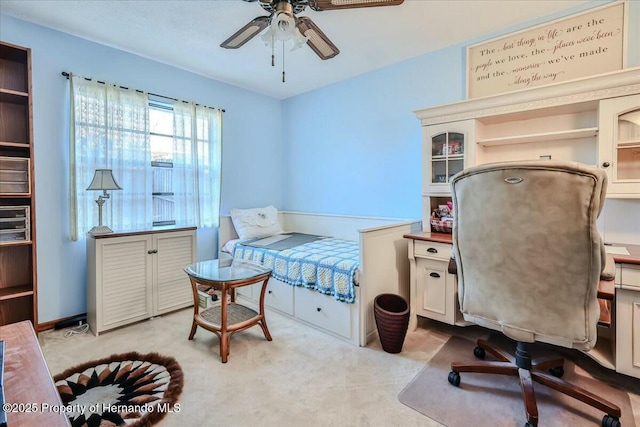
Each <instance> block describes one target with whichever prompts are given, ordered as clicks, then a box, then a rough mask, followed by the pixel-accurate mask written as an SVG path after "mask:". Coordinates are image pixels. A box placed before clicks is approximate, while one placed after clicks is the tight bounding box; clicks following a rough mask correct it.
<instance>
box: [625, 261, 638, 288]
mask: <svg viewBox="0 0 640 427" xmlns="http://www.w3.org/2000/svg"><path fill="white" fill-rule="evenodd" d="M620 285H621V287H622V288H623V289H631V290H637V291H640V265H633V264H622V268H621V269H620Z"/></svg>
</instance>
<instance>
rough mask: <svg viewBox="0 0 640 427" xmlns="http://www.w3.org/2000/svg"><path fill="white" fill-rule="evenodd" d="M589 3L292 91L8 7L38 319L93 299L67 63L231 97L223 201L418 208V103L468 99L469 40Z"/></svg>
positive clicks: (211, 244) (207, 240)
mask: <svg viewBox="0 0 640 427" xmlns="http://www.w3.org/2000/svg"><path fill="white" fill-rule="evenodd" d="M598 4H601V2H591V3H588V4H587V5H588V6H590V7H593V6H595V5H598ZM586 8H587V7H586V6H584V5H582V6H579V7H575V8H573V9H570V10H568V11H565V12H564V13H562V14H555V15H552V16H547V17H544V18H541V19H539V20H536V21H532V22H528V23H526V24H524V25H521V26H518V27H512V28H508V29H505V30H503V31H500V32H495V33H492V34H487V35H486V36H484V37H483V38H481V39H475V40H470V41H469V42H468V43H465V44H461V45H456V46H452V47H449V48H446V49H442V50H439V51H436V52H433V53H430V54H427V55H422V56H420V57H417V58H413V59H410V60H407V61H404V62H402V63H399V64H396V65H393V66H390V67H386V68H383V69H380V70H376V71H373V72H370V73H367V74H364V75H362V76H359V77H355V78H352V79H349V80H346V81H343V82H339V83H336V84H334V85H331V86H328V87H325V88H321V89H318V90H315V91H312V92H309V93H307V94H303V95H300V96H297V97H292V98H289V99H287V100H284V101H279V100H276V99H272V98H269V97H265V96H263V95H259V94H255V93H253V92H250V91H246V90H243V89H239V88H236V87H233V86H230V85H227V84H224V83H220V82H217V81H214V80H211V79H207V78H204V77H202V76H200V75H196V74H193V73H189V72H186V71H183V70H180V69H177V68H174V67H171V66H168V65H166V64H161V63H158V62H154V61H151V60H148V59H144V58H141V57H139V56H135V55H132V54H129V53H126V52H122V51H119V50H116V49H112V48H109V47H106V46H103V45H99V44H96V43H93V42H89V41H86V40H83V39H80V38H77V37H73V36H70V35H67V34H64V33H61V32H58V31H54V30H51V29H47V28H44V27H41V26H37V25H33V24H30V23H27V22H24V21H21V20H18V19H15V18H12V17H9V16H7V15H2V14H0V38H1V39H2V40H3V41H7V42H10V43H14V44H17V45H21V46H27V47H30V48H31V49H32V59H33V64H32V65H33V91H34V104H33V105H34V137H35V151H36V153H35V168H36V174H35V180H36V181H35V182H36V204H37V232H38V243H37V247H38V292H39V298H38V300H39V321H40V322H46V321H50V320H55V319H59V318H62V317H66V316H71V315H75V314H78V313H82V312H84V311H85V310H86V308H85V306H86V305H85V298H86V291H85V275H86V274H85V272H86V268H85V246H84V241H81V242H76V243H72V242H70V241H69V238H68V219H67V218H68V212H69V210H68V208H67V185H68V172H67V171H68V166H69V165H68V136H67V132H68V125H67V123H68V108H67V104H68V101H67V99H68V82H67V80H66V79H64V78H63V77H62V76H61V75H60V73H61V72H62V71H70V72H73V73H76V74H79V75H83V76H88V77H95V78H98V79H101V80H108V81H112V82H117V83H118V84H121V85H124V86H130V87H134V88H137V89H143V90H146V91H149V92H153V93H157V94H161V95H165V96H171V97H175V98H179V99H184V100H190V101H196V102H198V103H202V104H205V105H210V106H219V107H222V108H225V109H226V110H227V112H226V113H225V116H224V147H223V162H222V165H223V178H222V182H223V184H222V185H223V188H222V206H221V212H223V213H226V212H228V211H229V209H231V208H233V207H255V206H264V205H269V204H273V205H274V206H276V207H277V208H279V209H283V210H295V211H309V212H322V213H335V214H346V215H366V216H383V217H403V218H420V216H421V205H420V203H421V198H420V194H421V184H420V183H421V174H422V164H421V155H422V152H421V144H422V142H421V141H422V139H421V128H420V124H419V122H418V120H417V119H416V117H415V115H414V114H413V111H414V110H416V109H420V108H424V107H429V106H434V105H439V104H444V103H449V102H453V101H457V100H461V99H464V96H465V73H464V64H465V56H466V46H467V45H468V44H474V43H478V42H480V41H483V40H485V39H490V38H493V37H496V36H500V35H503V34H506V33H509V32H512V31H516V30H519V29H522V28H526V27H529V26H531V25H535V24H538V23H542V22H545V21H548V20H551V19H554V18H558V17H561V16H565V15H567V14H571V13H575V12H578V11H581V10H584V9H586ZM629 24H630V25H629V28H630V31H629V37H628V41H629V42H628V49H627V51H628V55H627V65H628V66H629V67H632V66H637V65H640V2H630V7H629ZM381 54H383V53H381ZM285 166H286V167H285ZM634 206H635V204H634ZM216 245H217V242H216V234H215V231H213V230H199V233H198V249H199V250H198V252H199V253H198V256H199V258H200V259H206V258H212V257H214V256H215V255H216V249H215V248H216Z"/></svg>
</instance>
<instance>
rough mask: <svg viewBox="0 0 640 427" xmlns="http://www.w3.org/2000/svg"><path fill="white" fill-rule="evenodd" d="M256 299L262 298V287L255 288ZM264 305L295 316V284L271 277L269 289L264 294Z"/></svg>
mask: <svg viewBox="0 0 640 427" xmlns="http://www.w3.org/2000/svg"><path fill="white" fill-rule="evenodd" d="M254 292H256V293H258V295H256V300H258V301H259V300H260V288H256V289H254ZM264 305H265V306H267V307H269V308H274V309H276V310H279V311H281V312H283V313H286V314H288V315H290V316H293V286H291V285H289V284H287V283H284V282H281V281H280V280H277V279H274V278H273V277H272V278H271V279H269V283H268V284H267V291H266V293H265V294H264Z"/></svg>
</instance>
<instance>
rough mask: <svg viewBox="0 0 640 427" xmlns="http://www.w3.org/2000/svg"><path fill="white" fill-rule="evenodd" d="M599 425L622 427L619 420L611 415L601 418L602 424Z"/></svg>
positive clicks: (603, 426)
mask: <svg viewBox="0 0 640 427" xmlns="http://www.w3.org/2000/svg"><path fill="white" fill-rule="evenodd" d="M600 425H601V426H602V427H622V424H621V423H620V420H619V419H618V418H616V417H612V416H611V415H605V416H604V417H602V423H601V424H600Z"/></svg>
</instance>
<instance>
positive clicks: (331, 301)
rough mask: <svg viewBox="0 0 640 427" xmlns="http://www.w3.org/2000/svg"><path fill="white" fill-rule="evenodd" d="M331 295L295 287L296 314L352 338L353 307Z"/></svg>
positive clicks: (302, 318) (328, 329)
mask: <svg viewBox="0 0 640 427" xmlns="http://www.w3.org/2000/svg"><path fill="white" fill-rule="evenodd" d="M352 306H353V304H347V303H342V302H338V301H336V300H335V298H333V296H331V295H324V294H321V293H319V292H316V291H313V290H310V289H306V288H299V287H297V288H295V315H296V317H297V318H299V319H301V320H304V321H305V322H309V323H311V324H313V325H315V326H317V327H319V328H322V329H326V330H327V331H330V332H333V333H334V334H337V335H340V336H342V337H345V338H348V339H351V307H352Z"/></svg>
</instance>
